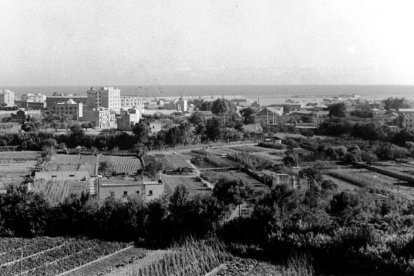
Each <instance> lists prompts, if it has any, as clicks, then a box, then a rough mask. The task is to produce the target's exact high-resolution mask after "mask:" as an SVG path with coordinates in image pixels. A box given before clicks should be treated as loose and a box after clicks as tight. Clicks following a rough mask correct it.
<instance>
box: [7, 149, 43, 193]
mask: <svg viewBox="0 0 414 276" xmlns="http://www.w3.org/2000/svg"><path fill="white" fill-rule="evenodd" d="M38 159H40V153H39V152H37V151H3V152H0V186H3V187H6V186H7V185H10V184H20V183H22V182H23V181H25V179H26V177H27V176H29V175H30V174H31V172H32V171H33V170H34V169H35V167H36V164H37V163H38Z"/></svg>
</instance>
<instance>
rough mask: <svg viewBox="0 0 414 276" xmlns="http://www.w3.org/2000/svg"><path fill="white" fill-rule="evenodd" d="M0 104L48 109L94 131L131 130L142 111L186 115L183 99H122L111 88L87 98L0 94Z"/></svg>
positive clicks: (90, 91) (95, 91) (90, 93)
mask: <svg viewBox="0 0 414 276" xmlns="http://www.w3.org/2000/svg"><path fill="white" fill-rule="evenodd" d="M0 105H1V106H3V107H10V108H15V109H17V108H20V109H23V110H47V111H49V112H51V113H53V114H56V115H58V116H59V117H61V118H64V119H67V120H77V121H84V122H90V123H92V125H93V126H94V127H97V128H118V129H119V130H131V127H132V126H133V125H135V124H136V123H138V122H139V120H140V119H141V118H142V116H143V113H145V110H148V112H147V114H146V115H148V116H151V115H154V114H158V113H161V114H163V113H164V112H166V113H167V114H172V113H174V112H182V113H184V112H187V111H188V104H187V100H185V99H173V100H171V101H165V100H147V101H145V103H144V100H143V98H142V97H139V96H122V95H121V90H120V89H118V88H115V87H111V86H105V87H91V88H90V89H88V90H87V91H86V95H85V96H82V95H76V94H68V93H54V94H53V95H52V96H45V95H43V94H40V93H37V94H34V93H28V94H25V95H23V96H22V97H21V99H20V100H19V101H15V100H14V92H13V91H10V90H1V91H0Z"/></svg>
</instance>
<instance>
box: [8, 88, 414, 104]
mask: <svg viewBox="0 0 414 276" xmlns="http://www.w3.org/2000/svg"><path fill="white" fill-rule="evenodd" d="M113 86H115V87H118V88H120V89H121V95H135V96H142V97H157V98H162V97H177V96H193V97H198V96H203V97H205V96H221V95H223V96H241V97H246V98H249V99H252V100H257V99H259V101H260V103H261V104H264V105H266V104H273V103H280V102H284V101H285V100H287V99H289V98H291V97H294V96H297V97H298V98H303V97H315V98H321V97H326V96H327V97H329V96H335V95H341V94H357V95H360V96H362V97H364V98H366V99H371V100H380V99H384V98H387V97H406V98H409V99H414V86H398V85H187V86H180V85H166V86H138V85H137V86H124V85H119V86H117V85H113ZM88 88H89V86H8V87H6V86H1V87H0V89H9V90H12V91H14V92H15V96H16V99H20V96H21V95H23V94H26V93H43V94H45V95H52V94H53V93H54V92H58V93H76V94H78V95H86V90H87V89H88Z"/></svg>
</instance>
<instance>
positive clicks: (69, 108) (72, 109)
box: [53, 99, 83, 120]
mask: <svg viewBox="0 0 414 276" xmlns="http://www.w3.org/2000/svg"><path fill="white" fill-rule="evenodd" d="M53 112H54V113H55V114H57V115H59V116H64V115H67V116H70V117H71V118H72V119H73V120H79V119H81V118H82V117H83V104H82V103H77V102H75V101H74V100H72V99H69V100H67V101H66V102H62V103H57V104H55V106H54V107H53Z"/></svg>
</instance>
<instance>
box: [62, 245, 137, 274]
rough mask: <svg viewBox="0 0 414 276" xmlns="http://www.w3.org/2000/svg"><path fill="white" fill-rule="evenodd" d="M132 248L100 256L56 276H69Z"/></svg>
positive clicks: (128, 247) (131, 246)
mask: <svg viewBox="0 0 414 276" xmlns="http://www.w3.org/2000/svg"><path fill="white" fill-rule="evenodd" d="M133 247H134V245H130V246H127V247H125V248H122V249H120V250H118V251H115V252H114V253H111V254H109V255H105V256H102V257H100V258H98V259H96V260H93V261H92V262H89V263H86V264H83V265H81V266H78V267H75V268H72V269H71V270H68V271H65V272H62V273H60V274H58V275H57V276H63V275H69V274H70V273H73V272H75V271H77V270H79V269H81V268H84V267H86V266H89V265H91V264H94V263H96V262H98V261H101V260H104V259H106V258H109V257H112V256H114V255H116V254H118V253H121V252H123V251H126V250H128V249H131V248H133Z"/></svg>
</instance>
